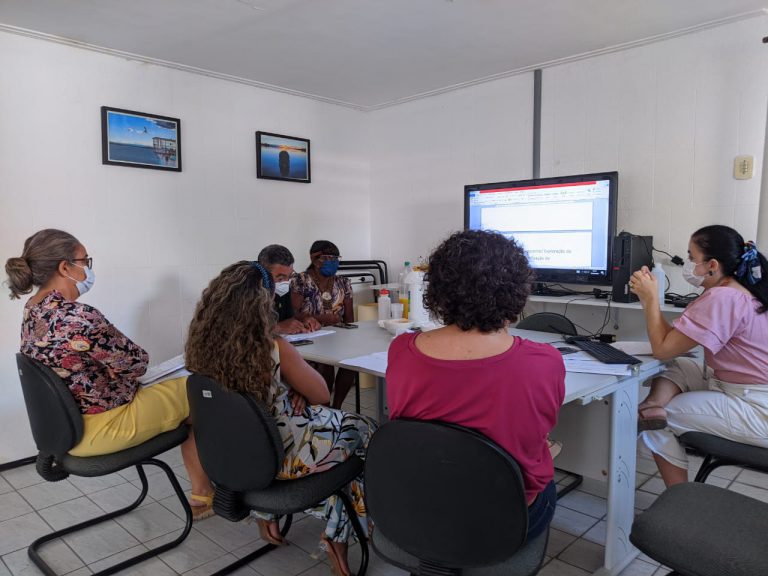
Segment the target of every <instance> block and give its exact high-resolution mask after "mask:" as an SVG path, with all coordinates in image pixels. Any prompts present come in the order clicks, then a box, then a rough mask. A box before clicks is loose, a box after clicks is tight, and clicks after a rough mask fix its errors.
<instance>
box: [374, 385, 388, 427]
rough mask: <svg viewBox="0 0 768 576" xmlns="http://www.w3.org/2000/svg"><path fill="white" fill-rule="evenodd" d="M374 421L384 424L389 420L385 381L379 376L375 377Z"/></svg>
mask: <svg viewBox="0 0 768 576" xmlns="http://www.w3.org/2000/svg"><path fill="white" fill-rule="evenodd" d="M376 420H378V422H379V424H384V422H387V421H388V420H389V408H387V381H386V380H385V379H384V378H382V377H381V376H377V377H376Z"/></svg>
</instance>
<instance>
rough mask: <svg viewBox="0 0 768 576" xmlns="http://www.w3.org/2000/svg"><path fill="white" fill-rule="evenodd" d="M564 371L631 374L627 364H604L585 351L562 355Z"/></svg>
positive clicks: (618, 374) (617, 374)
mask: <svg viewBox="0 0 768 576" xmlns="http://www.w3.org/2000/svg"><path fill="white" fill-rule="evenodd" d="M563 362H564V363H565V371H566V372H584V373H587V374H614V375H616V376H628V375H629V374H632V367H631V366H630V365H629V364H604V363H603V362H600V360H597V359H596V358H595V357H593V356H590V355H589V354H587V353H586V352H574V353H573V354H566V355H565V356H563Z"/></svg>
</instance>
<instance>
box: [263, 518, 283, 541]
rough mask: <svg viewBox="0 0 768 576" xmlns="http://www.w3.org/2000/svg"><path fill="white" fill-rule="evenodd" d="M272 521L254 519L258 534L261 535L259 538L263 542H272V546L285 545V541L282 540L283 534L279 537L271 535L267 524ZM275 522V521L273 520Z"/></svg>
mask: <svg viewBox="0 0 768 576" xmlns="http://www.w3.org/2000/svg"><path fill="white" fill-rule="evenodd" d="M271 523H272V522H270V521H268V520H262V519H261V518H257V519H256V525H257V526H258V527H259V536H261V539H262V540H264V542H268V543H270V544H272V545H273V546H285V545H286V544H287V542H286V541H285V540H283V536H282V535H280V538H275V537H274V536H273V535H272V532H270V531H269V526H270V524H271ZM275 524H277V522H275Z"/></svg>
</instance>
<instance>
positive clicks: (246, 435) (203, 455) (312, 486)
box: [187, 374, 368, 576]
mask: <svg viewBox="0 0 768 576" xmlns="http://www.w3.org/2000/svg"><path fill="white" fill-rule="evenodd" d="M187 397H188V398H189V409H190V416H191V421H192V426H193V428H194V430H195V440H196V441H197V451H198V454H199V455H200V462H201V463H202V465H203V468H204V469H205V472H206V473H207V474H208V477H209V478H210V479H211V481H213V482H214V484H215V485H216V494H215V496H214V498H213V509H214V510H215V511H216V513H217V514H218V515H219V516H222V517H223V518H226V519H227V520H229V521H231V522H239V521H240V520H242V519H244V518H246V517H247V516H248V515H249V514H250V511H251V510H258V511H260V512H266V513H270V514H275V515H277V516H285V517H286V518H285V522H284V525H283V528H282V529H281V533H282V534H283V536H285V535H286V534H287V533H288V530H289V529H290V527H291V521H292V518H293V516H292V515H293V514H295V513H296V512H301V511H303V510H306V509H308V508H312V507H313V506H315V505H317V504H318V503H320V502H322V501H323V500H326V499H327V498H328V497H329V496H331V495H333V494H335V495H337V496H338V497H339V498H341V501H342V502H343V504H344V508H345V509H346V511H347V514H348V515H349V519H350V521H351V522H352V526H353V528H354V530H355V534H356V535H357V538H358V540H359V542H360V549H361V560H360V568H359V569H358V571H357V574H358V576H364V574H365V571H366V569H367V566H368V545H367V535H366V534H365V533H364V532H363V528H362V526H360V522H359V521H358V520H357V516H356V514H355V510H354V507H353V505H352V502H351V501H350V499H349V497H348V496H347V494H346V493H345V492H344V488H345V487H346V486H347V485H348V484H349V482H350V481H352V480H353V479H354V478H355V477H356V476H358V475H359V474H360V473H361V472H362V470H363V461H362V460H361V459H360V458H358V457H356V456H352V457H351V458H349V460H347V461H346V462H343V463H341V464H339V465H337V466H334V467H333V468H331V469H330V470H328V471H326V472H321V473H318V474H310V475H308V476H304V477H303V478H299V479H297V480H277V479H276V476H277V474H278V472H279V471H280V469H281V468H282V464H283V458H284V452H283V442H282V440H281V438H280V432H279V431H278V429H277V423H276V422H275V421H274V419H273V418H272V417H270V416H269V414H268V412H267V411H266V409H265V408H264V407H263V406H262V405H261V404H259V402H257V401H256V400H255V399H254V398H253V397H251V396H249V395H247V394H241V393H236V392H229V391H227V390H225V389H224V388H223V387H222V386H221V385H219V384H218V383H217V382H215V381H214V380H212V379H210V378H207V377H205V376H201V375H199V374H193V375H192V376H190V377H189V379H188V380H187ZM275 547H276V546H275V545H273V544H266V545H264V546H262V547H261V548H258V549H257V550H255V551H253V552H251V553H250V554H248V555H246V556H244V557H242V558H240V559H239V560H237V561H235V562H233V563H232V564H230V565H228V566H226V567H225V568H222V569H221V570H219V571H218V572H216V575H215V576H219V575H222V574H229V573H230V572H233V571H235V570H237V569H238V568H240V567H241V566H244V565H245V564H248V563H249V562H252V561H253V560H254V559H256V558H258V557H260V556H262V555H263V554H265V553H267V552H269V551H270V550H273V549H274V548H275Z"/></svg>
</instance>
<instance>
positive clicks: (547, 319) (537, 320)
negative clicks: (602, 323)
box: [515, 312, 577, 336]
mask: <svg viewBox="0 0 768 576" xmlns="http://www.w3.org/2000/svg"><path fill="white" fill-rule="evenodd" d="M515 328H519V329H520V330H538V331H539V332H551V333H553V334H564V335H567V336H576V335H577V332H576V326H574V324H573V322H571V321H570V320H569V319H568V318H567V317H566V316H563V315H562V314H556V313H554V312H537V313H536V314H531V315H530V316H526V317H525V318H523V319H522V320H520V322H518V323H517V326H515Z"/></svg>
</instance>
